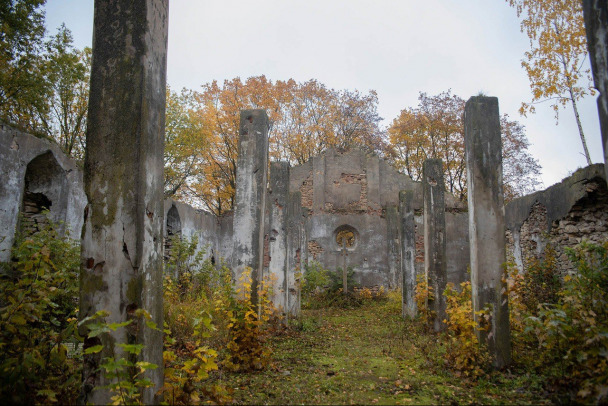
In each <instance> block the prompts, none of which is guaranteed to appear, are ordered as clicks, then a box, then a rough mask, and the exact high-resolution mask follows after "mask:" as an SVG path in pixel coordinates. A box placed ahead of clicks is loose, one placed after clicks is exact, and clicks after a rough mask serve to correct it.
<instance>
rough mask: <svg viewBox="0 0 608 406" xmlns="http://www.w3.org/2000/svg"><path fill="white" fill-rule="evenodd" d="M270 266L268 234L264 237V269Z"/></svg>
mask: <svg viewBox="0 0 608 406" xmlns="http://www.w3.org/2000/svg"><path fill="white" fill-rule="evenodd" d="M269 266H270V237H269V236H268V234H266V235H264V268H265V269H266V268H268V267H269Z"/></svg>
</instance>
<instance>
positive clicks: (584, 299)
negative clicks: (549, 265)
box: [528, 242, 608, 403]
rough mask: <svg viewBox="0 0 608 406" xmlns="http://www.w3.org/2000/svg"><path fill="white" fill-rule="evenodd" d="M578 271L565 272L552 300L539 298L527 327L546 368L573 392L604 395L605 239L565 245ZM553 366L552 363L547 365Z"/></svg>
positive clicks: (607, 327)
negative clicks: (574, 389) (544, 301)
mask: <svg viewBox="0 0 608 406" xmlns="http://www.w3.org/2000/svg"><path fill="white" fill-rule="evenodd" d="M567 254H568V256H569V258H570V260H571V261H572V262H573V263H574V264H575V265H576V266H577V270H578V272H576V273H574V274H573V275H567V276H566V277H565V278H564V285H563V288H562V290H561V291H560V292H559V300H558V302H557V303H556V304H541V305H540V306H539V311H538V315H537V316H536V317H529V318H528V329H529V331H530V332H532V333H533V334H534V335H535V337H536V339H537V341H538V343H539V348H540V349H541V352H540V354H538V356H539V357H540V359H541V361H542V363H543V364H544V365H543V368H544V370H545V371H547V372H548V373H550V374H551V375H552V377H553V378H554V380H555V381H556V382H557V383H560V382H561V381H562V377H564V376H567V377H568V380H567V382H563V383H564V384H565V385H567V386H568V387H569V388H572V387H577V388H579V389H578V390H577V392H576V395H577V396H578V397H579V398H581V399H585V400H589V399H595V401H596V402H598V403H603V402H606V401H607V400H608V243H604V244H603V245H595V244H591V243H586V242H583V243H581V244H580V245H578V246H577V247H576V248H574V249H568V250H567ZM547 366H551V368H547Z"/></svg>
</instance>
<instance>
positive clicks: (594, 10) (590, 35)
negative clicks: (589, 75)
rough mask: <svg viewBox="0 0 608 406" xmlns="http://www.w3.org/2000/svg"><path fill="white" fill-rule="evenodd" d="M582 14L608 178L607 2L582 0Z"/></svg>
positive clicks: (607, 177)
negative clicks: (598, 93)
mask: <svg viewBox="0 0 608 406" xmlns="http://www.w3.org/2000/svg"><path fill="white" fill-rule="evenodd" d="M583 14H584V16H585V29H586V30H587V47H588V48H589V56H590V59H591V70H592V71H593V83H594V84H595V88H596V89H597V90H599V92H600V95H599V97H598V98H597V111H598V114H599V116H600V129H601V131H602V146H603V147H604V170H605V171H606V172H605V173H606V179H608V3H607V2H606V0H583Z"/></svg>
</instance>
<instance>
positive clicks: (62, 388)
mask: <svg viewBox="0 0 608 406" xmlns="http://www.w3.org/2000/svg"><path fill="white" fill-rule="evenodd" d="M11 253H12V258H13V260H12V262H10V263H9V264H3V265H4V268H5V269H4V273H3V274H2V275H0V382H1V385H0V400H2V401H3V402H7V403H43V402H45V403H46V402H56V401H58V402H60V403H74V401H75V399H76V395H77V391H78V388H79V385H80V373H79V372H78V371H79V370H80V368H81V366H82V365H81V364H82V362H79V361H77V360H74V359H70V358H68V356H67V355H68V351H67V348H66V346H65V345H64V343H65V342H70V341H71V342H74V343H76V331H75V327H76V322H77V303H78V302H77V301H78V272H79V263H80V260H79V258H80V254H79V246H78V245H77V244H76V243H75V242H74V241H72V240H70V239H69V238H64V237H61V236H60V235H59V234H58V232H57V231H56V227H54V226H53V225H52V224H46V225H44V226H42V228H41V230H40V231H38V232H36V233H34V234H32V235H23V236H20V237H18V239H17V241H16V243H15V246H14V248H13V250H12V252H11Z"/></svg>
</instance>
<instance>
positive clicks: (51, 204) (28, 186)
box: [19, 151, 68, 234]
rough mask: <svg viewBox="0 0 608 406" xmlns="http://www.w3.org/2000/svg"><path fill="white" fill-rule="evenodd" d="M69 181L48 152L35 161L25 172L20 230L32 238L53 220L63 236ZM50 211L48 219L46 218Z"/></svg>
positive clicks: (33, 160)
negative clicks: (31, 235)
mask: <svg viewBox="0 0 608 406" xmlns="http://www.w3.org/2000/svg"><path fill="white" fill-rule="evenodd" d="M67 196H68V193H67V178H66V176H65V171H64V170H63V168H61V166H59V164H58V163H57V160H56V159H55V156H54V155H53V153H52V152H50V151H47V152H46V153H44V154H41V155H38V156H37V157H36V158H34V159H32V160H31V161H30V163H29V164H28V165H27V168H26V170H25V181H24V188H23V200H22V204H21V218H20V222H19V230H20V231H21V232H22V233H26V234H32V233H34V232H36V231H39V230H40V229H41V228H42V227H43V226H44V225H46V224H48V220H49V219H50V220H51V221H52V222H53V223H55V224H56V225H57V227H58V228H59V231H60V232H63V227H64V225H63V224H62V223H63V222H65V220H66V212H67ZM45 211H48V218H47V215H45Z"/></svg>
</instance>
